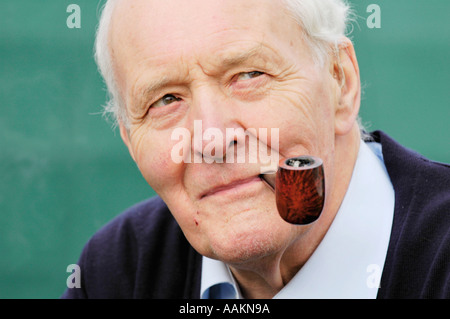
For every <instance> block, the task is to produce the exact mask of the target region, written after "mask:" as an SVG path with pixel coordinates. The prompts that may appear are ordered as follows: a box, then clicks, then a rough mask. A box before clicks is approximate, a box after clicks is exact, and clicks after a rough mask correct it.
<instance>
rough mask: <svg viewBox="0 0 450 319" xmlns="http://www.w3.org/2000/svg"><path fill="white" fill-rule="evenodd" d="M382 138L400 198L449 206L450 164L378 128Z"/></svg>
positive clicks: (378, 136) (377, 134) (422, 204)
mask: <svg viewBox="0 0 450 319" xmlns="http://www.w3.org/2000/svg"><path fill="white" fill-rule="evenodd" d="M374 136H375V137H376V139H377V140H378V141H380V143H381V145H382V149H383V157H384V161H385V165H386V169H387V171H388V173H389V176H390V178H391V181H392V184H393V187H394V190H395V192H396V200H397V201H401V202H402V203H403V204H410V205H412V206H411V207H410V208H414V207H417V209H416V210H418V209H419V208H423V209H425V208H426V209H427V210H432V211H433V210H440V209H443V208H447V209H446V212H445V213H446V215H447V216H448V215H449V213H450V211H449V206H448V205H450V165H449V164H446V163H439V162H436V161H432V160H430V159H428V158H426V157H424V156H422V155H421V154H419V153H417V152H415V151H413V150H411V149H408V148H405V147H403V146H402V145H400V144H399V143H397V142H396V141H394V140H393V139H392V138H390V137H389V136H388V135H386V134H385V133H383V132H379V131H378V132H375V133H374Z"/></svg>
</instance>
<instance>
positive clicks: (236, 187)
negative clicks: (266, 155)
mask: <svg viewBox="0 0 450 319" xmlns="http://www.w3.org/2000/svg"><path fill="white" fill-rule="evenodd" d="M260 182H261V177H260V176H259V175H257V176H251V177H249V178H244V179H239V180H235V181H233V182H231V183H228V184H223V185H219V186H216V187H213V188H211V189H209V190H208V191H206V192H204V193H202V194H201V195H200V199H203V198H205V197H210V196H215V195H226V194H227V193H231V192H239V191H241V190H244V189H245V188H247V187H249V186H251V185H253V184H255V183H260Z"/></svg>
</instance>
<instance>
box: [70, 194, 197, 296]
mask: <svg viewBox="0 0 450 319" xmlns="http://www.w3.org/2000/svg"><path fill="white" fill-rule="evenodd" d="M198 259H199V258H197V253H196V252H195V251H194V250H193V248H192V247H191V246H190V245H189V243H188V242H187V240H186V239H185V237H184V235H183V233H182V231H181V229H180V227H179V226H178V224H177V223H176V221H175V219H174V218H173V217H172V214H171V213H170V211H169V209H168V208H167V206H166V205H165V203H164V202H163V201H162V200H161V199H160V198H159V197H154V198H151V199H148V200H145V201H143V202H141V203H138V204H136V205H134V206H132V207H130V208H129V209H127V210H126V211H124V212H123V213H121V214H120V215H118V216H117V217H116V218H114V219H113V220H111V221H110V222H109V223H108V224H106V225H105V226H104V227H102V228H101V229H100V230H99V231H98V232H97V233H95V234H94V236H93V237H92V238H91V239H90V240H89V241H88V243H87V244H86V245H85V247H84V249H83V252H82V254H81V257H80V260H79V266H80V268H81V272H82V276H81V278H82V286H83V287H82V288H83V289H82V290H80V291H77V293H84V296H83V297H84V298H181V297H183V296H184V295H177V294H178V293H179V294H182V293H184V291H183V285H184V284H185V282H187V281H189V280H188V279H189V278H188V277H189V276H194V275H195V273H196V271H197V270H196V269H195V268H192V269H189V267H187V266H186V267H185V266H184V265H185V264H186V265H187V264H193V263H194V264H195V260H198ZM179 267H181V268H182V270H178V268H179ZM67 293H68V292H66V294H67ZM68 297H71V296H68Z"/></svg>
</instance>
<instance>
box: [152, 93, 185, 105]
mask: <svg viewBox="0 0 450 319" xmlns="http://www.w3.org/2000/svg"><path fill="white" fill-rule="evenodd" d="M180 100H181V99H180V98H177V97H175V96H174V95H172V94H166V95H164V96H163V97H162V98H160V99H159V100H158V101H156V102H155V103H153V104H152V107H161V106H166V105H169V104H171V103H173V102H176V101H180Z"/></svg>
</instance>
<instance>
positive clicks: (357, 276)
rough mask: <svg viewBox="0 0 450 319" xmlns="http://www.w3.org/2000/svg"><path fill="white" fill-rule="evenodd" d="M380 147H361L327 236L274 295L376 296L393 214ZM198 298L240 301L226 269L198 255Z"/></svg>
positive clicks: (387, 178) (237, 291) (229, 273)
mask: <svg viewBox="0 0 450 319" xmlns="http://www.w3.org/2000/svg"><path fill="white" fill-rule="evenodd" d="M380 147H381V145H380V144H378V143H368V144H366V143H363V142H361V143H360V149H359V153H358V158H357V161H356V164H355V168H354V171H353V175H352V178H351V181H350V184H349V188H348V190H347V193H346V195H345V197H344V200H343V202H342V204H341V207H340V209H339V211H338V213H337V215H336V217H335V219H334V221H333V223H332V224H331V226H330V229H329V230H328V232H327V234H326V235H325V237H324V238H323V240H322V242H321V243H320V245H319V246H318V247H317V249H316V250H315V251H314V253H313V255H312V256H311V257H310V258H309V260H308V261H307V262H306V263H305V265H304V266H303V267H302V268H301V269H300V271H299V272H298V273H297V274H296V275H295V276H294V278H293V279H292V280H291V281H290V282H289V283H288V284H287V285H286V286H285V287H284V288H283V289H282V290H281V291H280V292H279V293H278V294H277V295H276V296H275V297H274V298H280V299H287V298H376V295H377V292H378V289H377V287H378V283H379V280H380V278H381V271H382V269H383V266H384V261H385V258H386V253H387V247H388V244H389V238H390V232H391V227H392V219H393V211H394V190H393V187H392V184H391V182H390V179H389V176H388V174H387V171H386V168H385V166H384V162H383V160H382V153H381V149H380ZM201 297H202V298H227V299H228V298H229V299H232V298H241V294H240V292H239V288H238V285H237V284H236V282H235V280H234V278H233V276H232V274H231V272H230V270H229V268H228V266H226V265H225V264H224V263H222V262H220V261H216V260H212V259H209V258H206V257H203V270H202V283H201Z"/></svg>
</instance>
